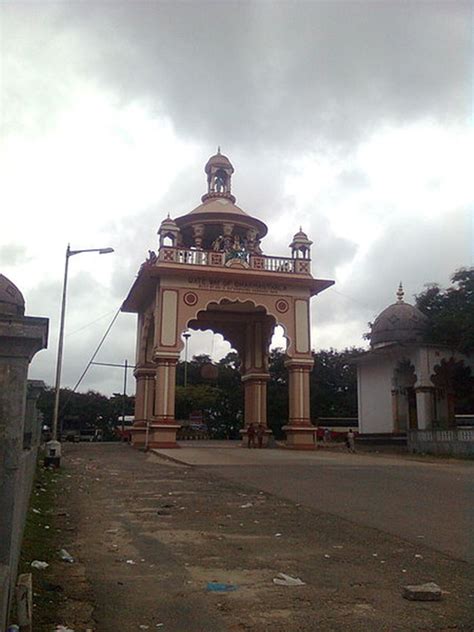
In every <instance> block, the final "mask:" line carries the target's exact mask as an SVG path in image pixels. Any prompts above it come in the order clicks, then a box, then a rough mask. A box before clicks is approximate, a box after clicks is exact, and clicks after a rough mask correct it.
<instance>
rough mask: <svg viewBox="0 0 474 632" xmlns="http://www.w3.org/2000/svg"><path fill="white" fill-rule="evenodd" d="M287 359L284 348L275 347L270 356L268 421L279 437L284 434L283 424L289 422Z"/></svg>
mask: <svg viewBox="0 0 474 632" xmlns="http://www.w3.org/2000/svg"><path fill="white" fill-rule="evenodd" d="M285 359H286V355H285V353H284V351H283V350H282V349H273V350H272V351H270V354H269V357H268V372H269V373H270V380H269V382H268V385H267V389H268V399H267V423H268V427H269V428H270V429H271V431H272V432H273V435H274V436H275V437H276V438H277V439H281V438H282V437H283V436H284V432H283V430H282V426H284V425H285V424H287V423H288V369H287V368H286V367H285Z"/></svg>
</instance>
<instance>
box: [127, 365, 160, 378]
mask: <svg viewBox="0 0 474 632" xmlns="http://www.w3.org/2000/svg"><path fill="white" fill-rule="evenodd" d="M133 375H134V376H135V377H136V378H137V380H139V379H140V378H143V377H155V375H156V367H155V366H149V367H144V366H138V367H137V368H136V369H135V370H134V372H133Z"/></svg>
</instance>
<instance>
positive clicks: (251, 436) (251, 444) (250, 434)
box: [247, 422, 255, 448]
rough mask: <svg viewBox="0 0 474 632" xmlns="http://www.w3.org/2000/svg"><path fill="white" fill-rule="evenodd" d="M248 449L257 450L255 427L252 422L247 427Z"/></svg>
mask: <svg viewBox="0 0 474 632" xmlns="http://www.w3.org/2000/svg"><path fill="white" fill-rule="evenodd" d="M247 447H248V448H255V426H254V425H253V422H250V423H249V425H248V426H247Z"/></svg>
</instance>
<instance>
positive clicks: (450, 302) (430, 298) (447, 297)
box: [416, 268, 474, 354]
mask: <svg viewBox="0 0 474 632" xmlns="http://www.w3.org/2000/svg"><path fill="white" fill-rule="evenodd" d="M451 282H452V285H451V287H449V288H447V289H442V288H440V286H439V285H437V284H431V285H428V286H426V289H425V290H424V291H423V292H422V293H421V294H418V295H417V296H416V306H417V307H418V309H420V310H421V311H422V312H423V313H424V314H426V316H428V318H429V320H430V324H429V330H428V333H427V341H428V342H432V343H435V344H442V345H447V346H449V347H451V348H452V349H454V350H457V351H460V352H461V353H465V354H471V353H473V352H474V268H461V269H460V270H457V271H456V272H455V273H454V274H453V276H452V277H451Z"/></svg>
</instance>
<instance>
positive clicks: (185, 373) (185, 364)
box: [183, 331, 191, 388]
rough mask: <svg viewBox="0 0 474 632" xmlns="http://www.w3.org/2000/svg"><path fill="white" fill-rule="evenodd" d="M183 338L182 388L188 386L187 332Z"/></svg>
mask: <svg viewBox="0 0 474 632" xmlns="http://www.w3.org/2000/svg"><path fill="white" fill-rule="evenodd" d="M183 338H184V388H187V386H188V340H189V339H190V338H191V334H190V333H189V331H186V332H185V333H184V334H183Z"/></svg>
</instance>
